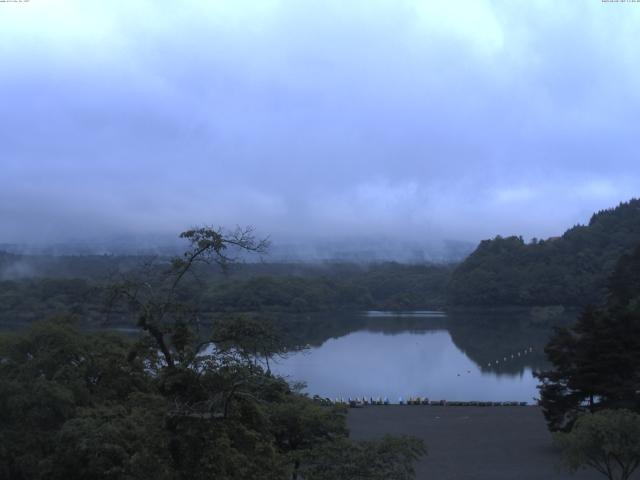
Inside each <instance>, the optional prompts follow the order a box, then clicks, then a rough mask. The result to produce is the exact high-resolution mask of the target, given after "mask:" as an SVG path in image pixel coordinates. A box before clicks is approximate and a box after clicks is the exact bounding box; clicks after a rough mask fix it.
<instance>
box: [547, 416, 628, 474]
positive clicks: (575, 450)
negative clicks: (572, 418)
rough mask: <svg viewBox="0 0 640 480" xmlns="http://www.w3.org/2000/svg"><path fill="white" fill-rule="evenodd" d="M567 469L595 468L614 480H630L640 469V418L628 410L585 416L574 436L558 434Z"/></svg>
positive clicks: (578, 424)
mask: <svg viewBox="0 0 640 480" xmlns="http://www.w3.org/2000/svg"><path fill="white" fill-rule="evenodd" d="M554 437H555V440H556V443H557V444H558V445H559V446H560V448H561V449H562V453H563V459H564V463H565V465H566V467H567V468H568V469H569V470H570V471H572V472H576V471H577V470H579V469H580V468H582V467H585V466H587V467H591V468H593V469H595V470H597V471H598V472H600V473H601V474H603V475H604V476H606V477H607V478H609V479H610V480H616V479H620V480H627V479H628V478H630V477H631V475H632V474H633V472H634V471H635V470H636V469H637V468H638V466H640V415H638V414H637V413H634V412H630V411H628V410H602V411H600V412H597V413H593V414H583V415H581V416H580V417H579V418H578V420H577V421H576V423H575V425H574V427H573V429H572V430H571V432H570V433H556V434H555V435H554Z"/></svg>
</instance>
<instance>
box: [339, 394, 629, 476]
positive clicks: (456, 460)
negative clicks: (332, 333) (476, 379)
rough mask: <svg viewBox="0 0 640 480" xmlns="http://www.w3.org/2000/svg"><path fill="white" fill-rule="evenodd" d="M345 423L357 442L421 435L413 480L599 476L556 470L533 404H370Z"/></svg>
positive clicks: (556, 455)
mask: <svg viewBox="0 0 640 480" xmlns="http://www.w3.org/2000/svg"><path fill="white" fill-rule="evenodd" d="M347 422H348V425H349V428H350V430H351V436H352V438H354V439H358V440H366V439H371V438H379V437H381V436H383V435H385V434H391V435H402V434H406V435H414V436H416V437H419V438H422V439H423V440H424V441H425V443H426V445H427V450H428V455H427V456H425V457H423V458H422V459H421V460H420V461H419V462H418V464H417V465H416V480H543V479H544V480H570V479H574V480H598V479H602V478H604V477H602V476H601V475H600V474H598V473H597V472H595V471H588V470H583V471H579V472H577V473H576V474H574V475H571V474H569V473H567V472H565V471H563V470H562V469H561V468H560V455H559V452H558V450H557V449H556V448H555V447H554V445H553V443H552V438H551V434H550V433H549V431H548V430H547V427H546V424H545V421H544V417H543V415H542V412H541V411H540V408H539V407H537V406H527V407H439V406H423V405H384V406H375V405H373V406H366V407H364V408H352V409H350V410H349V413H348V417H347ZM633 479H634V480H638V479H640V475H638V474H636V475H634V477H633Z"/></svg>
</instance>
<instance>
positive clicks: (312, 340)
mask: <svg viewBox="0 0 640 480" xmlns="http://www.w3.org/2000/svg"><path fill="white" fill-rule="evenodd" d="M575 316H576V312H572V311H567V312H562V313H561V314H560V315H554V317H553V319H552V321H549V319H543V320H542V321H541V319H540V315H539V314H538V313H536V309H493V310H492V309H469V310H455V311H448V312H439V311H411V312H379V311H370V312H350V313H344V312H342V313H322V314H311V315H288V316H282V317H280V319H279V320H278V321H277V322H278V323H279V325H280V327H281V329H282V331H283V332H284V333H285V335H286V337H287V341H288V342H290V343H291V345H292V346H301V345H306V346H307V347H308V348H307V349H306V350H304V351H302V352H296V353H291V354H289V355H287V356H286V358H282V359H278V360H277V363H276V364H275V365H274V364H272V365H271V368H272V370H273V371H274V372H275V373H278V374H280V375H283V376H284V377H286V378H287V379H288V380H290V381H292V382H305V383H306V384H307V387H306V390H305V391H306V392H307V393H309V394H310V395H320V396H321V397H329V398H331V399H336V398H344V399H347V398H349V397H351V398H354V397H363V396H364V397H367V398H369V397H374V398H376V397H382V398H385V397H387V398H388V399H389V401H390V402H391V403H398V401H399V399H400V398H402V399H405V400H406V399H407V398H409V397H416V396H420V397H428V398H429V399H430V400H450V401H474V400H477V401H518V402H528V403H534V402H535V400H534V399H535V398H537V397H538V390H537V388H536V386H537V383H538V382H537V380H536V378H535V377H534V376H533V373H534V372H535V371H539V370H543V369H546V368H548V367H549V365H548V363H547V361H546V358H545V355H544V347H545V345H546V343H547V341H548V339H549V335H550V332H551V326H552V325H566V324H568V323H570V322H572V321H573V320H574V319H575ZM278 323H277V324H278ZM26 326H27V325H26V324H24V323H22V322H16V323H3V324H0V331H1V330H5V331H6V330H21V329H23V328H26ZM96 328H99V327H96ZM110 329H115V330H118V331H120V332H121V333H124V334H126V335H131V336H135V335H136V334H138V330H137V329H136V328H135V327H127V328H114V327H111V328H110Z"/></svg>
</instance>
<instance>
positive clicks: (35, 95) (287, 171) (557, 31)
mask: <svg viewBox="0 0 640 480" xmlns="http://www.w3.org/2000/svg"><path fill="white" fill-rule="evenodd" d="M639 39H640V3H603V2H601V0H579V1H578V0H573V1H570V0H564V1H562V0H550V1H534V0H526V1H513V0H505V1H479V0H474V1H469V2H463V1H450V0H446V1H445V0H437V1H426V0H425V1H420V0H388V1H377V0H361V1H358V0H349V1H345V0H316V1H310V0H254V1H241V0H225V1H204V0H202V1H180V2H177V1H175V2H157V1H135V0H126V1H124V0H123V1H117V0H114V1H108V2H98V1H89V0H79V1H66V0H59V1H58V0H31V1H30V2H28V3H0V166H1V170H0V242H24V241H31V242H33V241H64V240H69V239H88V238H95V237H98V236H101V235H107V236H110V235H142V234H147V233H148V234H164V233H174V232H178V231H180V230H181V229H183V228H185V227H188V226H191V225H193V224H201V223H207V224H220V225H229V226H233V225H236V224H241V225H246V224H252V225H254V226H256V228H257V229H258V231H259V232H261V233H264V234H270V235H272V237H273V238H275V239H276V240H277V239H285V238H294V237H295V238H299V237H307V236H311V237H317V238H330V237H335V238H343V237H354V236H376V235H383V236H385V237H389V238H398V239H416V238H431V239H441V238H451V239H460V240H471V241H476V240H479V239H481V238H488V237H493V236H494V235H496V234H502V235H508V234H522V235H524V236H525V237H532V236H536V237H546V236H551V235H557V234H560V233H561V232H562V231H564V230H565V229H566V228H567V227H569V226H571V225H573V224H575V223H578V222H580V223H584V222H586V221H588V218H589V216H590V213H591V212H593V211H594V210H598V209H601V208H606V207H611V206H615V205H616V204H617V203H618V202H620V201H624V200H628V199H629V198H631V197H633V196H638V195H639V192H640V188H639V187H640V158H639V155H638V152H639V148H638V147H639V142H640V140H639V139H640V49H639V44H640V43H639V42H640V40H639Z"/></svg>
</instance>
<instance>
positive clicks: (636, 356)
mask: <svg viewBox="0 0 640 480" xmlns="http://www.w3.org/2000/svg"><path fill="white" fill-rule="evenodd" d="M638 266H640V247H638V248H637V249H636V250H634V252H633V253H632V254H630V255H626V256H623V257H622V258H621V259H620V261H619V262H618V266H617V268H616V269H615V272H614V273H613V275H612V277H611V281H610V286H609V295H608V298H609V301H608V302H607V304H606V305H605V306H603V307H601V308H587V309H585V310H584V312H583V313H582V315H581V316H580V318H579V319H578V321H577V322H576V324H575V325H574V326H573V327H571V328H564V329H558V330H557V331H556V333H555V335H554V336H553V337H552V338H551V340H550V341H549V344H548V345H547V347H546V349H545V352H546V353H547V356H548V357H549V360H550V361H551V362H552V363H553V366H554V369H553V370H550V371H546V372H541V373H540V374H538V377H539V378H540V379H541V382H542V383H541V385H540V387H539V388H540V393H541V401H540V403H541V405H542V407H543V411H544V413H545V416H546V418H547V422H548V424H549V427H550V428H551V429H552V430H558V429H564V430H566V429H570V428H571V425H572V424H573V422H574V421H575V419H576V417H577V416H578V415H579V414H580V413H581V412H583V411H597V410H600V409H604V408H628V409H631V410H634V411H638V412H640V308H638V303H637V297H638V291H639V290H638V289H637V287H638V286H640V268H637V267H638Z"/></svg>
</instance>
